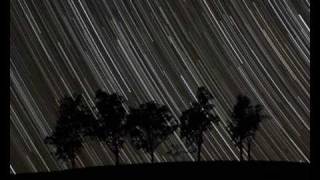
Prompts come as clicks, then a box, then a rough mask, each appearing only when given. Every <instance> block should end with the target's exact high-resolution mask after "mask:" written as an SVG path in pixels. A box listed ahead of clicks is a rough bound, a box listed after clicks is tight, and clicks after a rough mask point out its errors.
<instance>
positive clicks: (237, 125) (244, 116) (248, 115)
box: [229, 95, 268, 161]
mask: <svg viewBox="0 0 320 180" xmlns="http://www.w3.org/2000/svg"><path fill="white" fill-rule="evenodd" d="M262 110H263V107H262V106H261V105H255V106H253V105H251V101H250V99H249V98H248V97H247V96H244V95H238V96H237V103H236V105H235V106H234V108H233V112H232V114H231V118H232V121H231V122H230V123H229V131H230V135H231V138H232V140H233V141H234V142H235V144H236V146H237V147H238V148H239V156H240V161H242V160H243V144H244V143H245V142H246V143H247V153H248V160H250V159H251V155H250V152H251V143H252V141H253V139H254V137H255V134H256V131H257V129H258V127H259V124H260V122H261V121H262V120H263V119H266V118H268V116H266V115H264V114H262Z"/></svg>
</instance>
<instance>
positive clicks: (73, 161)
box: [71, 159, 76, 169]
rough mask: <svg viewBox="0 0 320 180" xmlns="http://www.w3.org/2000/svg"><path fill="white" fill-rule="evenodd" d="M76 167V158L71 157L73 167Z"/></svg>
mask: <svg viewBox="0 0 320 180" xmlns="http://www.w3.org/2000/svg"><path fill="white" fill-rule="evenodd" d="M75 167H76V162H75V159H71V168H72V169H74V168H75Z"/></svg>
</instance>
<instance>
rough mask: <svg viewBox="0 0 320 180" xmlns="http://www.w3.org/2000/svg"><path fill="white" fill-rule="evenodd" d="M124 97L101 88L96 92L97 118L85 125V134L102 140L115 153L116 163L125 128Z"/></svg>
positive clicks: (117, 162)
mask: <svg viewBox="0 0 320 180" xmlns="http://www.w3.org/2000/svg"><path fill="white" fill-rule="evenodd" d="M124 102H125V99H124V98H123V97H122V96H120V95H118V94H116V93H113V94H108V93H106V92H104V91H102V90H98V91H97V92H96V98H95V106H96V109H97V111H98V113H97V114H98V115H97V116H98V119H97V120H94V121H91V123H90V124H88V126H87V131H86V135H87V136H90V137H96V138H98V139H99V140H101V141H104V142H105V143H106V144H107V145H108V147H109V148H110V149H111V151H112V152H113V153H114V155H115V161H116V165H118V164H119V154H120V150H121V148H122V146H123V143H124V136H125V128H126V115H127V113H126V110H125V108H124V104H123V103H124Z"/></svg>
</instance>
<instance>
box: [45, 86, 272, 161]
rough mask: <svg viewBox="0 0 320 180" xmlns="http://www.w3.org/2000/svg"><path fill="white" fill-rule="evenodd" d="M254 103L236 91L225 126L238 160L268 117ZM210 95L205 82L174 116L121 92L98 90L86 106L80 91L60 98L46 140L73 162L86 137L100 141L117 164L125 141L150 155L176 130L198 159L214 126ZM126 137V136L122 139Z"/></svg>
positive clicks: (62, 157) (216, 121) (152, 157)
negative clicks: (129, 101)
mask: <svg viewBox="0 0 320 180" xmlns="http://www.w3.org/2000/svg"><path fill="white" fill-rule="evenodd" d="M262 110H263V107H262V106H261V105H259V104H257V105H254V106H253V105H251V101H250V99H249V98H248V97H247V96H244V95H239V96H238V97H237V103H236V104H235V106H234V108H233V112H232V113H231V120H232V121H231V122H230V123H229V126H228V127H227V130H228V131H229V132H230V137H231V139H232V140H233V142H234V143H235V145H236V147H237V148H238V149H239V158H240V161H242V160H243V149H244V144H246V145H247V154H248V160H251V145H252V142H253V140H254V137H255V134H256V132H257V130H258V127H259V124H260V123H261V121H262V120H263V119H266V118H268V117H267V116H266V115H265V114H263V113H262ZM220 120H221V119H220V118H219V117H218V116H217V114H216V110H215V105H214V98H213V95H212V94H211V93H210V91H209V90H208V89H207V88H205V87H199V88H198V90H197V94H196V102H193V103H192V104H191V106H190V107H189V109H186V110H185V111H183V112H182V114H181V116H180V117H179V119H176V118H175V117H174V116H173V114H172V112H171V111H170V109H169V107H168V106H167V105H163V104H158V103H157V102H154V101H150V102H146V103H142V104H140V105H139V106H138V107H128V106H127V104H126V100H125V98H124V97H122V96H121V95H119V94H117V93H112V94H109V93H107V92H105V91H102V90H97V91H96V94H95V101H94V107H89V106H88V105H86V103H85V101H84V98H83V97H82V95H75V97H71V96H68V97H65V98H63V99H62V100H61V102H60V106H59V113H58V120H57V123H56V127H55V129H54V130H53V132H52V134H51V135H50V136H48V137H46V138H45V140H44V141H45V143H46V144H49V145H52V146H54V148H55V149H54V155H55V156H56V158H57V159H59V160H62V161H65V162H69V163H70V165H71V167H75V165H76V163H75V159H76V155H77V153H79V151H80V150H81V148H82V147H83V145H82V143H83V142H85V141H86V140H88V139H89V140H93V141H98V142H103V143H105V144H106V145H107V146H108V147H109V149H110V150H111V151H112V152H113V154H114V159H115V164H116V165H118V164H119V163H120V152H121V149H122V148H123V144H124V143H126V142H129V143H130V144H131V145H132V146H133V147H134V148H136V149H137V150H143V151H144V152H146V153H148V154H149V155H150V161H151V163H153V162H154V160H155V152H156V150H157V148H158V146H159V145H160V144H161V143H163V142H165V141H166V140H167V139H168V137H169V136H170V135H171V134H173V133H174V132H179V133H180V137H181V139H182V140H184V141H185V144H186V146H187V147H190V146H195V147H197V160H198V161H200V160H201V147H202V144H203V142H204V138H203V134H204V132H205V131H208V130H210V127H212V126H213V125H214V126H216V125H219V121H220ZM126 140H127V141H126Z"/></svg>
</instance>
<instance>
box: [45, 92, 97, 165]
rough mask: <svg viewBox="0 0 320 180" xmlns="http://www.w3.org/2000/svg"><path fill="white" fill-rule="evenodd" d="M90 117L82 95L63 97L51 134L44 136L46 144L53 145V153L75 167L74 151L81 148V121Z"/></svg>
mask: <svg viewBox="0 0 320 180" xmlns="http://www.w3.org/2000/svg"><path fill="white" fill-rule="evenodd" d="M90 117H91V114H90V111H89V110H88V108H87V107H86V106H85V104H84V103H83V101H82V96H81V95H78V96H77V97H76V99H74V98H72V97H69V96H68V97H65V98H63V99H62V101H61V104H60V106H59V118H58V121H57V124H56V127H55V129H54V131H53V133H52V135H51V136H48V137H46V138H45V140H44V141H45V143H46V144H51V145H54V146H55V148H56V149H55V153H54V155H55V156H56V157H57V158H58V159H59V160H63V161H65V162H67V161H70V162H71V167H72V168H74V167H75V157H76V153H77V152H79V151H80V149H81V148H82V137H81V133H82V127H83V125H84V124H83V123H84V122H86V121H87V119H88V118H90Z"/></svg>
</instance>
